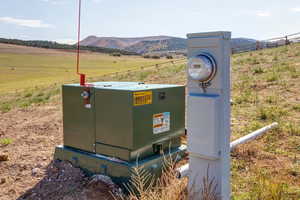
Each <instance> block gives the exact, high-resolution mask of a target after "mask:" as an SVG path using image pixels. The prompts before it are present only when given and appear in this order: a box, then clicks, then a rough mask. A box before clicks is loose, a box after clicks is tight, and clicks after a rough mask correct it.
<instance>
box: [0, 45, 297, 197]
mask: <svg viewBox="0 0 300 200" xmlns="http://www.w3.org/2000/svg"><path fill="white" fill-rule="evenodd" d="M299 53H300V45H299V44H297V45H290V46H288V47H280V48H276V49H266V50H261V51H258V52H252V53H243V54H239V55H234V56H233V57H232V99H233V105H232V119H231V122H232V140H234V139H236V138H239V137H241V136H243V135H245V134H247V133H249V132H251V131H254V130H256V129H258V128H260V127H262V126H264V125H268V124H270V123H271V122H273V121H277V122H278V123H279V127H278V128H276V129H274V130H272V131H270V132H268V134H266V135H265V136H263V137H260V138H258V139H257V140H255V141H253V142H251V143H248V144H245V145H242V146H240V147H238V148H237V149H236V150H235V152H233V153H232V162H231V163H232V168H231V172H232V182H231V184H232V185H231V186H232V199H234V200H299V199H300V187H299V185H300V103H299V102H300V94H299V91H300V56H299V55H300V54H299ZM95 80H97V79H95ZM98 80H100V81H102V80H110V81H113V80H119V81H125V80H129V81H145V82H149V83H173V84H175V83H176V84H185V83H186V76H185V65H170V66H167V67H165V68H163V69H160V70H155V69H153V70H149V71H147V72H145V71H143V72H137V73H132V74H122V75H119V76H117V77H114V78H111V77H108V78H104V79H103V78H102V77H101V79H98ZM58 87H59V86H58V85H57V86H55V87H54V86H53V89H49V93H51V95H50V97H51V98H49V100H47V101H52V100H53V98H52V97H53V96H54V99H55V100H57V99H58V97H57V94H58V93H59V89H57V88H58ZM55 89H56V90H58V92H55V93H52V92H51V91H53V90H55ZM37 90H38V91H39V92H40V91H43V92H44V95H42V97H43V98H45V99H46V97H47V96H48V95H47V94H48V92H47V90H45V88H40V89H39V88H38V89H37ZM39 92H37V91H34V92H32V95H30V94H25V93H18V95H17V97H15V96H9V97H5V98H7V99H8V100H6V101H5V104H1V102H0V104H1V105H2V106H3V109H8V110H9V109H10V108H11V107H14V106H20V105H21V103H20V104H15V102H18V101H20V102H21V101H22V100H17V99H28V101H27V100H26V101H27V102H31V101H33V102H35V101H36V98H37V97H38V96H39V95H38V93H39ZM28 93H30V91H29V92H28ZM32 98H33V99H32ZM1 101H3V97H2V98H1ZM42 102H44V101H42ZM25 103H26V102H25ZM25 105H28V104H25ZM13 139H14V138H13ZM15 142H16V140H15V139H14V143H15ZM172 170H173V169H172V168H169V170H167V171H165V173H164V174H163V177H162V179H160V182H158V183H157V185H155V184H154V185H153V186H152V187H146V189H147V190H146V191H147V192H144V194H143V198H144V199H145V200H147V199H151V200H152V199H153V200H154V199H172V200H173V199H174V200H175V199H185V198H187V196H186V185H187V181H186V180H178V179H176V177H175V176H174V173H173V172H174V171H172ZM140 178H141V177H140ZM207 183H209V181H208V182H207ZM208 185H209V184H208ZM145 186H146V185H145ZM139 188H140V189H141V190H142V188H143V187H141V185H140V186H139ZM144 189H145V188H144ZM140 197H141V196H137V195H136V194H134V193H132V194H131V195H130V196H129V199H130V198H131V199H132V200H134V199H137V198H138V199H141V198H140ZM143 198H142V199H143Z"/></svg>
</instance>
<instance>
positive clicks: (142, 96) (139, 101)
mask: <svg viewBox="0 0 300 200" xmlns="http://www.w3.org/2000/svg"><path fill="white" fill-rule="evenodd" d="M146 104H152V91H145V92H134V93H133V105H134V106H142V105H146Z"/></svg>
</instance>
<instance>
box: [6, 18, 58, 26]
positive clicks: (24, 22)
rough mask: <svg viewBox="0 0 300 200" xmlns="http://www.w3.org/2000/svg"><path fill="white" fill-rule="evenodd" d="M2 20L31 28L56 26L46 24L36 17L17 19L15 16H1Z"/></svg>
mask: <svg viewBox="0 0 300 200" xmlns="http://www.w3.org/2000/svg"><path fill="white" fill-rule="evenodd" d="M0 22H2V23H7V24H15V25H18V26H24V27H30V28H54V26H53V25H51V24H46V23H44V22H43V21H41V20H36V19H17V18H13V17H0Z"/></svg>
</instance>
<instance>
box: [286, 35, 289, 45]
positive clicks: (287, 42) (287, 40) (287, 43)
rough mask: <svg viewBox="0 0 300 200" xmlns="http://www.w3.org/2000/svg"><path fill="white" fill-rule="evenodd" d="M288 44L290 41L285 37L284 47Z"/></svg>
mask: <svg viewBox="0 0 300 200" xmlns="http://www.w3.org/2000/svg"><path fill="white" fill-rule="evenodd" d="M289 44H290V41H289V39H288V36H285V45H289Z"/></svg>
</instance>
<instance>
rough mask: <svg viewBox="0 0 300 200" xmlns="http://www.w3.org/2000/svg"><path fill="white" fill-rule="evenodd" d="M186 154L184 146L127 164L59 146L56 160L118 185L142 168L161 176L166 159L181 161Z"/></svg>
mask: <svg viewBox="0 0 300 200" xmlns="http://www.w3.org/2000/svg"><path fill="white" fill-rule="evenodd" d="M185 153H186V146H185V145H182V146H180V147H177V148H175V149H173V150H171V151H170V152H169V153H168V154H166V155H165V157H164V156H162V155H153V156H150V157H148V158H146V159H140V160H137V161H132V162H127V161H123V160H118V159H115V158H111V157H107V156H103V155H98V154H94V153H88V152H85V151H80V150H76V149H74V148H69V147H64V146H57V147H56V149H55V154H54V158H55V159H58V160H62V161H70V162H71V163H72V164H73V165H75V166H78V167H80V168H81V169H83V170H85V171H86V172H88V173H91V174H104V175H107V176H110V177H111V178H112V179H113V181H115V182H116V183H120V184H122V183H124V182H128V180H129V179H130V177H131V176H132V170H133V169H134V168H136V167H142V168H143V169H144V170H147V171H148V172H150V173H151V175H153V177H155V176H159V175H161V172H162V169H163V165H164V161H165V159H168V158H172V159H173V160H174V161H175V162H176V161H179V160H180V159H181V158H182V157H183V156H184V155H185Z"/></svg>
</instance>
